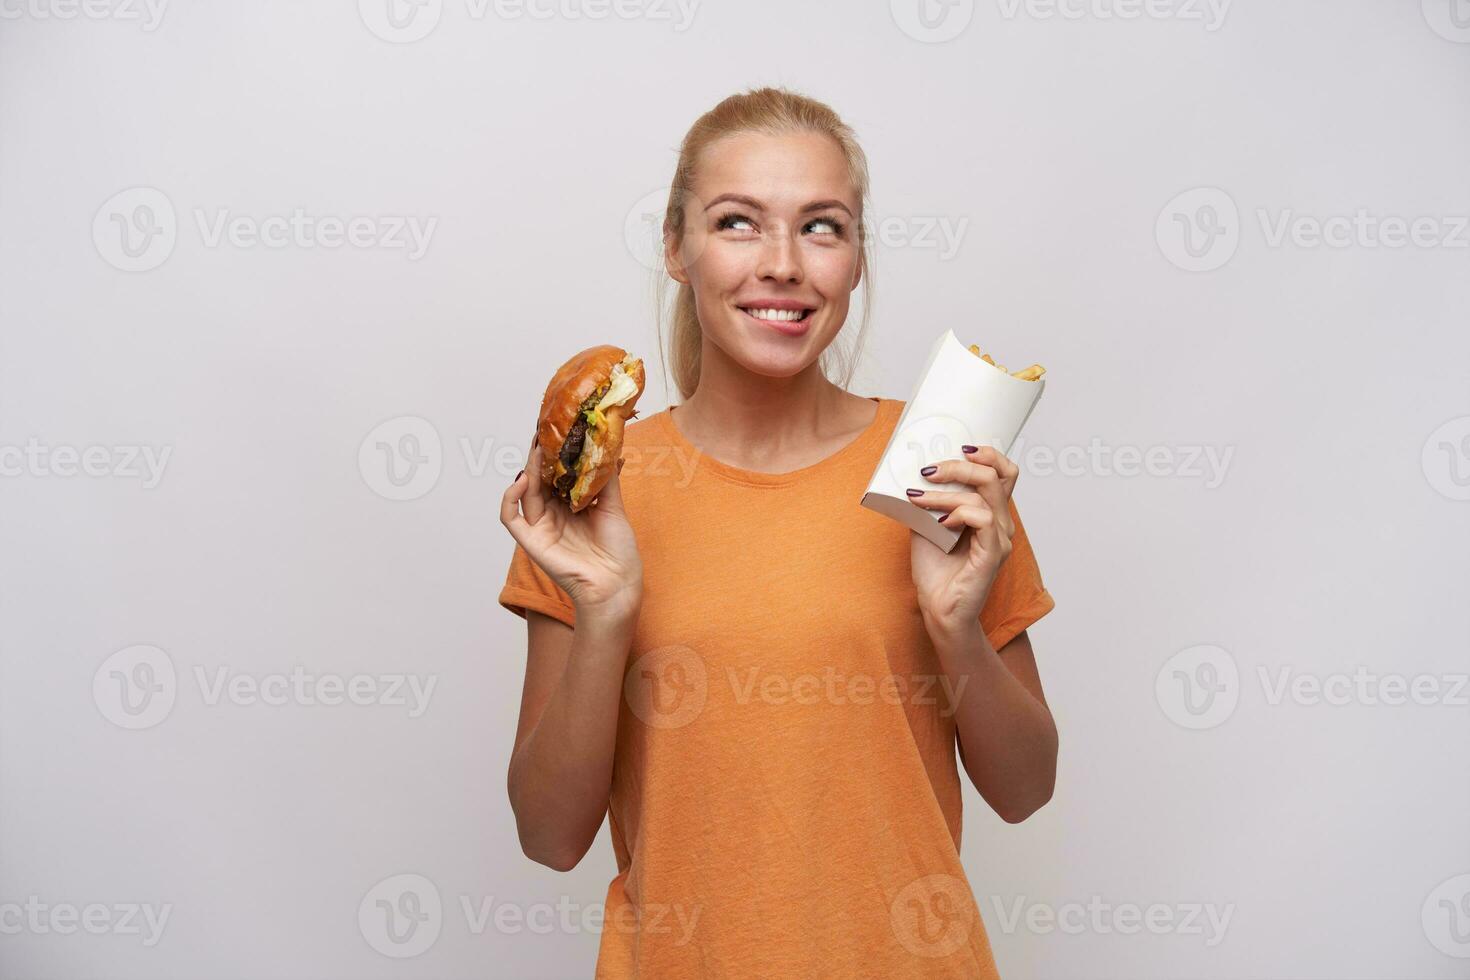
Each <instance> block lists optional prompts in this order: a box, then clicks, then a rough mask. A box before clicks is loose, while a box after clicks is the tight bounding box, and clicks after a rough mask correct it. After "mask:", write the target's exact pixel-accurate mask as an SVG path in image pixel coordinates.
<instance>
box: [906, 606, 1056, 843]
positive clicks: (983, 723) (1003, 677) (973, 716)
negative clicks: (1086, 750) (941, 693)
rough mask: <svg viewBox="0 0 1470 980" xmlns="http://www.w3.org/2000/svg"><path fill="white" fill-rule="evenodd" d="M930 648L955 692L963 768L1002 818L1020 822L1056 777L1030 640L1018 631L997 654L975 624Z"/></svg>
mask: <svg viewBox="0 0 1470 980" xmlns="http://www.w3.org/2000/svg"><path fill="white" fill-rule="evenodd" d="M935 649H936V650H937V651H938V653H939V660H940V663H941V664H942V665H943V666H944V670H945V673H947V674H948V675H949V677H950V681H951V683H952V687H951V690H955V691H958V692H960V693H959V695H958V697H957V702H956V705H955V728H956V736H957V738H958V740H959V743H960V762H961V763H962V764H963V765H964V768H965V773H966V775H968V776H969V777H970V782H971V783H973V784H974V786H975V789H977V790H979V792H980V795H981V796H983V797H984V798H985V802H987V803H989V804H990V806H991V808H992V809H993V810H995V812H996V813H997V814H999V815H1000V817H1001V819H1002V820H1005V821H1006V822H1007V823H1020V822H1021V821H1022V820H1025V819H1026V818H1027V817H1029V816H1030V815H1031V814H1033V813H1035V812H1036V811H1037V810H1039V809H1041V807H1042V806H1044V805H1045V804H1046V802H1047V801H1048V800H1050V799H1051V796H1052V791H1053V789H1054V788H1055V787H1056V779H1057V727H1056V723H1055V722H1054V721H1053V719H1052V715H1051V709H1050V708H1048V707H1047V705H1046V697H1045V695H1044V694H1043V693H1042V690H1041V677H1040V675H1039V674H1038V673H1037V670H1036V657H1035V655H1034V654H1033V652H1032V650H1031V640H1030V638H1029V637H1028V636H1027V635H1026V632H1025V631H1024V630H1022V631H1021V633H1020V634H1019V635H1018V636H1017V637H1016V638H1015V639H1013V640H1011V641H1010V642H1009V643H1007V644H1006V645H1005V647H1004V648H1003V649H1001V651H1000V652H999V653H997V652H996V651H995V649H994V648H993V647H991V645H990V641H989V640H988V639H986V637H985V633H984V631H982V630H981V629H980V625H979V623H978V622H977V623H976V624H975V626H974V629H973V630H972V631H969V632H968V633H962V634H957V635H955V636H953V637H952V638H949V637H947V638H944V639H942V640H941V641H940V642H936V644H935ZM961 684H963V685H964V686H963V687H960V686H959V685H961ZM966 745H968V746H970V751H969V752H966V751H965V746H966Z"/></svg>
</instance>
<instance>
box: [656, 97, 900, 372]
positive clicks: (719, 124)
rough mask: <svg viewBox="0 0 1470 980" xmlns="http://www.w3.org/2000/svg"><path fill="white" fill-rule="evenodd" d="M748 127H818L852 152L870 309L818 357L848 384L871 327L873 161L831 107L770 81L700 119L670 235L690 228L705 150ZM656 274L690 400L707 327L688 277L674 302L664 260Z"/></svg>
mask: <svg viewBox="0 0 1470 980" xmlns="http://www.w3.org/2000/svg"><path fill="white" fill-rule="evenodd" d="M746 132H754V133H764V134H767V135H782V134H786V133H793V132H810V133H819V134H821V135H824V136H828V137H830V138H831V139H832V140H833V141H834V142H835V143H836V144H837V146H838V148H839V149H840V150H842V153H843V156H845V157H846V158H847V170H848V175H849V176H850V178H851V180H852V187H853V191H854V193H855V194H856V196H857V199H858V208H859V213H858V220H857V222H856V231H857V235H858V250H859V259H858V262H859V267H860V268H861V269H862V289H863V315H862V322H861V323H860V325H859V327H858V331H857V335H856V336H855V337H854V338H853V340H852V342H851V344H850V346H848V347H846V348H845V349H844V348H841V347H839V346H838V343H837V340H836V339H834V340H833V342H832V343H831V344H829V345H828V347H827V349H826V350H824V351H822V354H821V357H820V358H819V361H818V363H819V365H820V370H821V371H822V375H823V376H824V377H826V378H828V380H831V379H832V374H831V373H829V370H828V369H829V368H831V369H834V370H835V371H836V372H837V376H838V377H840V378H841V381H840V382H837V383H838V384H839V385H840V386H841V387H842V388H844V389H845V388H846V387H847V386H848V384H850V383H851V382H852V375H853V372H854V371H855V370H856V369H857V363H858V358H859V356H860V354H861V351H862V346H863V341H864V340H865V338H866V337H867V333H868V322H869V319H870V312H871V310H872V307H873V276H872V269H873V254H872V245H871V239H870V237H869V235H868V234H867V212H868V159H867V156H866V155H864V153H863V150H862V147H860V146H859V145H858V142H857V136H856V134H855V133H854V132H853V131H852V129H851V127H849V126H848V125H847V124H846V123H844V122H843V121H842V119H841V118H840V117H839V116H838V115H837V113H835V112H833V111H832V109H831V107H829V106H828V105H826V104H825V103H822V102H818V101H817V100H815V99H811V98H808V97H806V96H804V95H799V94H797V93H795V92H791V91H789V90H787V89H784V88H771V87H767V88H756V89H751V90H749V91H747V92H744V93H741V94H738V95H732V96H730V97H729V98H726V99H724V100H723V101H722V102H720V103H719V105H717V106H715V107H714V108H713V109H711V110H709V111H708V112H706V113H705V114H704V115H702V116H700V117H699V118H698V119H696V120H695V121H694V125H693V126H691V127H689V132H688V133H686V134H685V136H684V142H683V143H682V144H681V145H680V147H679V162H678V164H677V165H676V166H675V168H674V179H673V182H672V183H671V185H670V187H669V203H668V207H667V209H666V210H665V212H664V225H663V234H664V235H665V236H672V237H673V240H674V241H675V243H677V242H678V240H679V237H680V236H681V235H682V234H683V228H684V217H685V215H684V204H685V200H686V199H687V198H688V197H689V195H690V193H691V191H690V185H691V184H692V183H693V181H694V170H695V166H696V164H697V163H698V161H699V159H700V154H702V153H703V152H704V150H705V149H706V148H707V147H708V146H709V145H710V144H712V143H715V142H716V141H718V140H721V139H723V138H725V137H727V136H733V135H735V134H738V133H746ZM654 275H655V277H656V279H655V285H654V302H655V308H656V309H657V311H658V318H659V327H660V329H659V354H660V356H661V357H662V356H664V350H663V329H662V328H663V324H664V323H665V322H666V321H669V322H671V329H670V336H669V350H668V353H667V362H666V363H667V364H668V368H669V375H670V376H671V377H672V378H673V379H674V384H675V385H676V386H677V387H678V389H679V393H680V394H681V395H682V396H683V397H684V398H688V397H689V396H690V395H692V394H693V393H694V389H695V388H697V387H698V386H699V363H700V353H701V350H702V346H703V340H704V331H703V328H701V327H700V324H699V316H698V313H697V311H696V308H695V303H694V288H693V287H692V286H690V285H689V284H687V283H679V284H678V290H677V292H676V293H675V295H674V299H673V303H672V304H670V303H669V302H668V295H667V294H668V287H669V285H670V284H671V283H673V282H674V280H673V279H672V278H671V277H670V276H669V274H668V271H667V270H666V269H664V268H662V266H660V267H659V268H658V269H657V270H655V273H654ZM840 336H841V334H839V337H840ZM834 348H835V349H834Z"/></svg>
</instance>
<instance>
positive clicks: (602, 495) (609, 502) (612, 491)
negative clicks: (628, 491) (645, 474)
mask: <svg viewBox="0 0 1470 980" xmlns="http://www.w3.org/2000/svg"><path fill="white" fill-rule="evenodd" d="M626 462H627V460H626V459H620V460H618V468H617V469H616V470H614V471H613V475H612V479H611V480H608V481H607V483H606V484H604V485H603V488H602V490H600V491H599V492H598V494H597V502H596V506H597V508H598V509H599V510H613V511H617V512H618V513H622V512H623V484H622V476H621V474H622V472H623V464H624V463H626Z"/></svg>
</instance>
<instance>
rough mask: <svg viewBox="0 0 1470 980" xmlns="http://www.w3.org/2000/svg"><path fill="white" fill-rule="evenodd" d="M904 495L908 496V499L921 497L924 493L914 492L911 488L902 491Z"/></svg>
mask: <svg viewBox="0 0 1470 980" xmlns="http://www.w3.org/2000/svg"><path fill="white" fill-rule="evenodd" d="M904 493H906V494H908V495H909V496H910V497H922V496H923V495H924V491H922V490H915V489H914V488H913V487H909V488H908V489H907V490H905V491H904Z"/></svg>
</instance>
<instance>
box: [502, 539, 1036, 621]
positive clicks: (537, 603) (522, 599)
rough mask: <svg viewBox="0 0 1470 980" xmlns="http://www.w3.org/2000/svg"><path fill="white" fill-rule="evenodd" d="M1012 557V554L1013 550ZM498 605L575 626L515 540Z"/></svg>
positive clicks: (557, 589)
mask: <svg viewBox="0 0 1470 980" xmlns="http://www.w3.org/2000/svg"><path fill="white" fill-rule="evenodd" d="M1012 557H1015V553H1014V552H1012ZM500 605H501V606H502V607H504V608H506V609H509V610H510V611H511V612H513V613H515V614H516V615H517V616H519V617H521V618H522V619H525V618H526V610H527V609H534V610H536V611H537V612H539V613H545V614H546V615H548V616H550V617H551V618H552V619H559V620H561V621H562V622H563V623H566V624H567V625H568V626H570V627H572V628H573V629H575V628H576V626H577V616H576V607H575V606H574V605H573V604H572V599H571V597H570V596H568V595H567V594H566V592H564V591H563V590H562V587H561V586H559V585H557V584H556V582H554V581H553V580H552V578H551V576H550V575H547V574H546V572H545V571H544V570H543V569H542V568H541V566H540V565H538V564H536V563H535V562H534V561H532V560H531V556H530V555H529V554H527V553H526V549H525V548H522V547H521V546H520V544H519V543H517V544H516V546H515V552H514V553H513V554H512V555H511V557H510V571H509V572H507V573H506V576H505V586H504V587H503V588H501V590H500Z"/></svg>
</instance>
